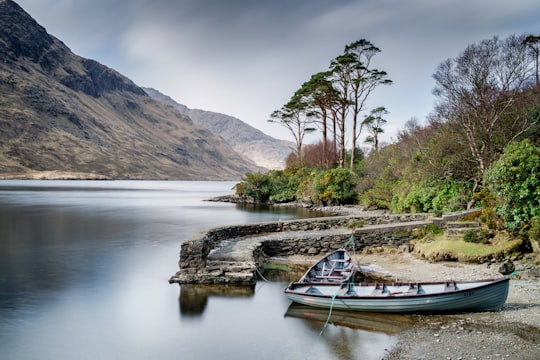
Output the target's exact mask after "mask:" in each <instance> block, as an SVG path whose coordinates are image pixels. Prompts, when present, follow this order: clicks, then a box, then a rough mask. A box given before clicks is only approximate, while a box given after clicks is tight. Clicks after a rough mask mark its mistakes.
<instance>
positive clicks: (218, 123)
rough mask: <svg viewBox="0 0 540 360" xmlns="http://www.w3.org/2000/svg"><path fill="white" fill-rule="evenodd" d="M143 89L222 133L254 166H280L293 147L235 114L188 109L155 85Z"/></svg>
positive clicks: (204, 125)
mask: <svg viewBox="0 0 540 360" xmlns="http://www.w3.org/2000/svg"><path fill="white" fill-rule="evenodd" d="M144 90H145V91H146V92H147V93H148V95H150V96H151V97H153V98H154V99H157V100H160V101H163V102H164V103H166V104H169V105H172V106H174V107H175V108H176V109H177V110H178V111H180V112H182V113H183V114H186V115H188V116H189V117H190V118H191V119H192V120H193V122H195V123H196V124H198V125H201V126H203V127H204V128H206V129H208V130H210V131H211V132H212V133H214V134H216V135H220V136H221V137H223V139H225V141H226V142H227V143H228V144H229V145H230V146H231V147H232V148H233V149H234V150H236V152H238V153H240V154H242V155H244V156H245V157H247V158H249V159H250V160H252V161H253V162H255V164H257V165H258V166H261V167H264V168H267V169H283V168H284V167H285V160H286V159H287V157H288V156H289V154H290V153H291V152H293V151H295V147H294V144H293V143H292V142H290V141H285V140H278V139H275V138H273V137H271V136H268V135H266V134H265V133H263V132H262V131H260V130H257V129H255V128H254V127H252V126H250V125H248V124H246V123H245V122H243V121H241V120H239V119H237V118H235V117H232V116H228V115H224V114H219V113H215V112H211V111H205V110H198V109H189V108H188V107H187V106H185V105H182V104H178V103H177V102H176V101H174V100H173V99H171V98H170V97H169V96H166V95H164V94H162V93H160V92H159V91H157V90H155V89H152V88H144Z"/></svg>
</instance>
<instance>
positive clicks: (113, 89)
mask: <svg viewBox="0 0 540 360" xmlns="http://www.w3.org/2000/svg"><path fill="white" fill-rule="evenodd" d="M258 169H259V167H258V166H257V165H255V163H254V162H252V161H250V160H249V159H247V158H246V157H244V156H242V155H240V154H239V153H238V152H236V151H234V150H233V149H232V147H231V146H230V145H229V144H228V143H227V142H226V141H224V140H223V139H222V138H221V137H219V136H215V135H214V134H213V133H212V132H211V131H209V130H208V129H205V128H203V127H201V126H198V125H197V124H195V123H194V122H193V121H192V120H191V119H190V118H189V117H188V116H186V115H185V114H183V113H182V112H181V111H178V110H177V109H174V108H172V107H171V106H168V105H166V104H164V103H163V102H161V101H157V100H155V99H153V98H152V97H150V96H148V95H147V93H146V92H145V91H144V90H143V89H142V88H141V87H139V86H137V85H136V84H134V83H133V82H132V81H131V80H129V79H128V78H126V77H125V76H123V75H121V74H119V73H118V72H117V71H115V70H113V69H111V68H108V67H106V66H104V65H102V64H100V63H98V62H96V61H94V60H90V59H85V58H82V57H80V56H77V55H75V54H73V53H72V52H71V51H70V49H69V48H68V47H67V46H66V45H65V44H63V43H62V42H61V41H60V40H58V39H57V38H55V37H53V36H51V35H49V34H48V33H47V31H46V30H45V29H44V28H43V27H42V26H40V25H39V24H38V23H37V22H36V21H35V20H34V19H33V18H32V17H31V16H30V15H28V14H27V13H26V12H25V11H24V10H23V9H22V8H21V7H20V6H18V5H17V4H16V3H15V2H13V1H11V0H0V177H4V178H5V177H15V176H19V177H21V176H22V177H25V176H28V177H35V174H36V173H37V174H40V173H43V174H51V173H52V174H64V175H63V176H66V177H70V175H69V174H72V175H71V176H73V177H76V178H78V177H89V178H115V179H117V178H122V179H185V180H223V179H228V180H237V179H240V178H241V177H242V175H244V174H245V173H246V172H253V171H257V170H258Z"/></svg>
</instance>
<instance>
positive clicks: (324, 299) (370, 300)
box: [285, 278, 509, 313]
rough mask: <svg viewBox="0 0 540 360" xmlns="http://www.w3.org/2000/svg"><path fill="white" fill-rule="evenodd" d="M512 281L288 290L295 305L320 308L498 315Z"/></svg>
mask: <svg viewBox="0 0 540 360" xmlns="http://www.w3.org/2000/svg"><path fill="white" fill-rule="evenodd" d="M508 288H509V279H508V278H501V279H490V280H475V281H442V282H419V283H352V282H350V281H346V282H343V283H341V284H340V283H317V282H293V283H291V284H289V286H288V287H287V288H286V289H285V294H286V296H287V297H288V298H289V299H290V300H292V301H293V302H296V303H299V304H303V305H309V306H313V307H318V308H327V309H336V310H337V309H339V310H352V311H369V312H386V313H448V312H454V313H455V312H469V311H498V310H500V309H501V308H502V307H503V305H504V303H505V302H506V298H507V296H508Z"/></svg>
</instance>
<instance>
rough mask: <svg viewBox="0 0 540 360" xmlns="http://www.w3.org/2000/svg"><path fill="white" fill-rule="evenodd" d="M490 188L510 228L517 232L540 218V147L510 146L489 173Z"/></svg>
mask: <svg viewBox="0 0 540 360" xmlns="http://www.w3.org/2000/svg"><path fill="white" fill-rule="evenodd" d="M486 183H487V186H488V188H489V189H490V190H491V191H492V193H493V194H495V196H496V198H497V199H498V202H499V205H498V207H497V208H496V211H497V213H498V214H499V215H500V216H501V217H502V218H503V219H504V220H505V222H506V225H505V226H506V227H507V228H509V229H512V230H517V229H519V228H520V227H521V226H523V225H525V224H527V223H528V222H529V221H530V220H531V219H533V218H535V217H536V218H538V217H539V216H540V147H538V146H534V145H533V144H531V142H530V141H529V140H523V141H521V142H519V143H512V144H510V145H509V146H508V147H507V148H506V149H505V151H504V153H503V154H502V155H501V157H500V158H499V159H498V160H497V161H495V162H494V163H493V164H492V166H491V167H490V168H489V170H488V171H487V172H486Z"/></svg>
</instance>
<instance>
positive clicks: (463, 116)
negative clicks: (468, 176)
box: [433, 36, 538, 191]
mask: <svg viewBox="0 0 540 360" xmlns="http://www.w3.org/2000/svg"><path fill="white" fill-rule="evenodd" d="M530 65H531V62H530V57H529V56H527V49H526V45H525V44H524V43H523V36H522V37H517V36H510V37H508V38H507V39H506V40H499V38H498V37H494V38H492V39H489V40H483V41H481V42H480V43H478V44H473V45H469V46H468V47H467V48H466V49H465V51H464V52H463V53H461V54H460V55H459V56H458V57H457V58H455V59H448V60H446V61H444V62H442V63H441V64H440V65H439V66H438V68H437V70H436V72H435V74H434V75H433V77H434V79H435V81H436V86H435V89H434V90H433V93H434V94H435V95H436V96H437V97H438V98H439V103H438V104H437V107H436V112H437V116H439V117H440V118H443V119H445V120H446V121H448V122H449V123H450V124H451V125H452V127H453V128H454V129H455V131H458V132H459V133H460V136H459V137H456V139H460V138H461V139H463V140H464V141H463V142H462V145H463V146H466V147H467V148H468V149H469V153H470V157H471V158H472V159H474V161H475V163H476V168H477V173H476V175H475V176H474V179H472V180H473V181H474V183H475V186H474V187H473V189H476V187H477V186H479V185H481V183H482V179H483V177H484V173H485V171H486V170H487V169H488V167H489V165H490V164H491V163H492V162H493V161H494V160H495V159H496V158H497V157H498V156H499V154H500V153H501V152H502V150H503V148H504V147H505V146H506V145H507V144H509V143H510V142H512V141H514V140H515V139H517V138H518V137H519V136H521V135H522V134H524V133H525V132H526V131H528V130H529V129H530V128H531V127H532V126H534V125H535V124H537V123H538V117H531V116H530V110H531V109H530V106H527V105H526V104H527V102H528V101H529V98H528V97H527V96H528V94H530V92H528V91H527V90H528V89H530V86H531V78H532V71H531V66H530ZM518 103H519V104H520V106H516V104H518ZM473 191H474V190H473Z"/></svg>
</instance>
